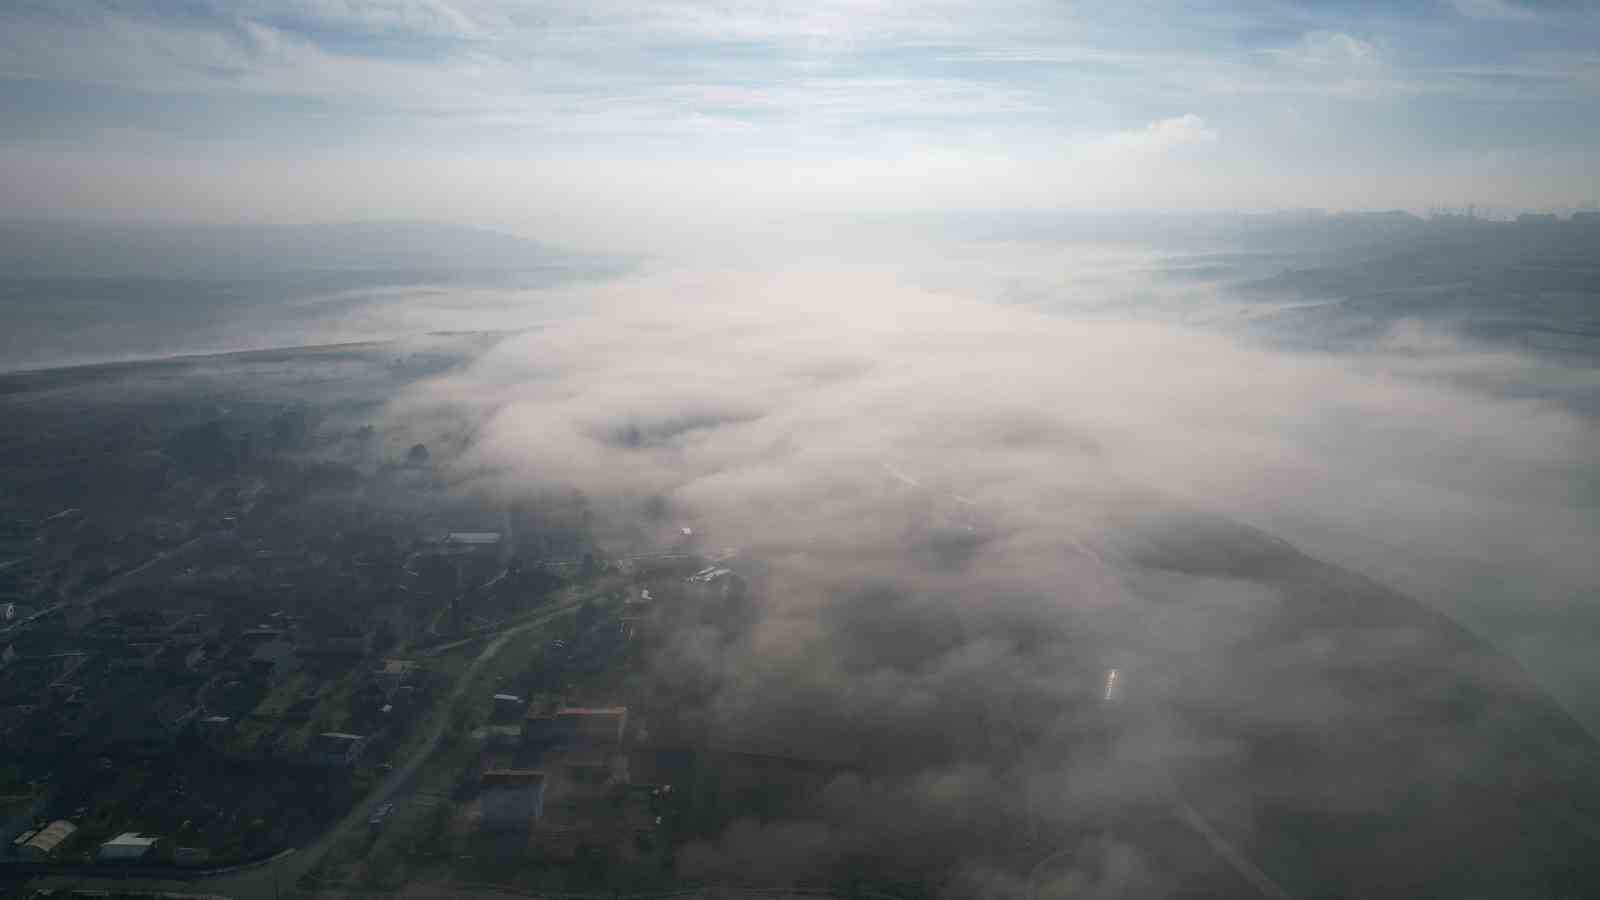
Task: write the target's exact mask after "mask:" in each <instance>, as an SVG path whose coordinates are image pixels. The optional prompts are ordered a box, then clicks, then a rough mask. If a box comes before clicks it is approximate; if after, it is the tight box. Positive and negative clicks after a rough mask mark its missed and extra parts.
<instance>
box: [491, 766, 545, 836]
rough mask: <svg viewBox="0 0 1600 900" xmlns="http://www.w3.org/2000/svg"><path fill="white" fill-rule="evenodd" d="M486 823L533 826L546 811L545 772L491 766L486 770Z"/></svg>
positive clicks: (505, 826) (495, 827) (496, 827)
mask: <svg viewBox="0 0 1600 900" xmlns="http://www.w3.org/2000/svg"><path fill="white" fill-rule="evenodd" d="M480 786H481V787H482V789H483V795H482V801H483V827H484V828H486V829H490V830H496V831H498V830H505V829H514V828H531V827H532V826H533V824H534V822H536V821H538V819H539V817H540V816H542V815H544V773H543V772H540V771H536V770H533V769H491V770H489V771H487V772H484V773H483V778H482V780H481V782H480Z"/></svg>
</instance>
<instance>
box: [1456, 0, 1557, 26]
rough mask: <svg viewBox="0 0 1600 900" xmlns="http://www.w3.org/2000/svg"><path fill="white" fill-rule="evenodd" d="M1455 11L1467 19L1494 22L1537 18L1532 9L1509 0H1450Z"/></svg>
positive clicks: (1529, 20)
mask: <svg viewBox="0 0 1600 900" xmlns="http://www.w3.org/2000/svg"><path fill="white" fill-rule="evenodd" d="M1450 5H1451V6H1452V7H1454V8H1455V10H1456V12H1458V13H1460V14H1461V15H1463V16H1466V17H1467V18H1469V19H1488V20H1490V21H1496V22H1531V21H1533V20H1535V19H1537V18H1538V16H1537V15H1535V14H1534V12H1533V10H1531V9H1528V8H1527V7H1525V6H1518V5H1517V4H1515V3H1512V2H1511V0H1450Z"/></svg>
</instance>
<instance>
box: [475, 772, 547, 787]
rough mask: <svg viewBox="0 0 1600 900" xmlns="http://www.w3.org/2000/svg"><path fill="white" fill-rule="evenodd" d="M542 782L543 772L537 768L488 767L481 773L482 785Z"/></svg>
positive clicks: (495, 785) (497, 785)
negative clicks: (488, 768)
mask: <svg viewBox="0 0 1600 900" xmlns="http://www.w3.org/2000/svg"><path fill="white" fill-rule="evenodd" d="M543 783H544V772H542V771H540V770H538V769H490V770H489V771H487V772H484V773H483V786H484V787H499V786H508V787H509V786H514V785H533V784H543Z"/></svg>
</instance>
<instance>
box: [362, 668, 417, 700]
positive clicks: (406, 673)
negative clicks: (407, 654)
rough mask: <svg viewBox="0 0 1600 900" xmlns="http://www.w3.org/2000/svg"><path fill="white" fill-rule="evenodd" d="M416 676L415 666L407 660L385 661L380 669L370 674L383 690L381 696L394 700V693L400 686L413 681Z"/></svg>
mask: <svg viewBox="0 0 1600 900" xmlns="http://www.w3.org/2000/svg"><path fill="white" fill-rule="evenodd" d="M416 675H417V664H416V663H415V662H413V661H411V660H409V659H386V660H384V661H383V666H382V668H380V669H378V670H377V671H375V672H373V673H372V677H373V679H374V680H375V681H377V683H378V687H380V688H382V689H383V695H384V696H385V697H388V698H389V699H391V700H392V699H394V693H395V691H397V690H399V689H400V686H401V685H403V684H406V683H408V682H410V681H413V680H414V679H415V678H416Z"/></svg>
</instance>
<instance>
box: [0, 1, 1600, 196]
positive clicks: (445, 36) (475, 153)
mask: <svg viewBox="0 0 1600 900" xmlns="http://www.w3.org/2000/svg"><path fill="white" fill-rule="evenodd" d="M0 79H3V81H4V84H3V85H0V117H3V120H4V121H5V122H6V123H7V126H6V128H5V129H3V131H0V185H3V186H4V187H5V188H6V189H7V190H8V191H10V192H12V193H13V196H14V197H15V198H17V199H18V200H19V201H20V202H19V204H18V206H19V208H20V209H21V210H22V211H25V212H40V211H46V212H49V211H55V212H63V213H67V214H74V213H83V214H88V215H119V216H138V215H151V216H157V217H177V218H212V219H216V218H244V219H325V218H336V217H341V216H342V217H347V218H348V217H361V216H366V215H405V214H418V215H431V216H439V217H444V218H455V219H467V220H472V219H480V220H485V221H488V220H493V221H504V220H507V219H508V218H514V217H515V216H516V214H517V209H518V208H519V204H523V205H526V204H548V205H551V206H554V207H556V208H560V209H562V210H569V211H574V212H575V213H576V212H581V211H582V210H591V211H593V210H596V209H600V208H602V207H605V206H607V205H612V206H614V205H616V204H619V203H634V204H637V205H638V206H640V207H641V208H642V209H643V210H644V211H646V212H653V213H655V214H658V215H660V216H662V217H670V216H671V215H676V214H681V213H682V212H683V211H684V210H685V209H686V208H689V207H695V206H699V207H704V206H716V207H718V208H725V207H731V208H738V209H741V210H745V211H751V210H757V209H802V210H813V209H864V210H865V209H872V210H877V209H906V208H910V209H926V208H971V207H1026V208H1038V207H1056V206H1065V207H1076V208H1109V207H1131V208H1140V209H1150V208H1274V207H1288V206H1307V205H1313V206H1325V207H1330V208H1352V207H1405V208H1413V209H1425V208H1427V207H1430V206H1436V205H1462V204H1465V203H1468V202H1475V203H1478V204H1480V205H1487V206H1491V207H1493V206H1499V207H1505V208H1518V207H1526V208H1560V207H1564V206H1577V207H1582V206H1586V205H1588V204H1590V203H1592V202H1593V200H1594V199H1595V198H1594V197H1593V196H1591V195H1592V194H1595V193H1597V192H1600V191H1597V189H1596V188H1595V187H1594V186H1595V185H1596V184H1597V183H1600V164H1597V163H1596V159H1600V152H1597V151H1600V4H1590V3H1580V2H1570V3H1534V2H1531V0H1526V2H1525V0H1455V2H1445V0H1401V2H1386V3H1379V2H1337V3H1310V2H1301V3H1289V2H1284V3H1270V2H1250V3H1244V2H1235V3H1158V2H1140V0H1125V2H1118V3H1072V2H1063V0H1050V2H1044V0H1021V2H1015V3H1002V2H968V0H925V2H915V3H912V2H895V0H812V2H804V3H778V2H749V3H740V2H731V0H720V2H718V0H678V2H659V3H642V2H633V0H586V2H541V0H504V2H490V0H415V2H403V0H238V2H222V0H168V2H156V0H148V2H139V0H122V2H99V3H94V2H78V0H41V2H28V0H23V2H16V0H13V2H10V3H7V4H5V5H4V6H3V7H0Z"/></svg>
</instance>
